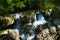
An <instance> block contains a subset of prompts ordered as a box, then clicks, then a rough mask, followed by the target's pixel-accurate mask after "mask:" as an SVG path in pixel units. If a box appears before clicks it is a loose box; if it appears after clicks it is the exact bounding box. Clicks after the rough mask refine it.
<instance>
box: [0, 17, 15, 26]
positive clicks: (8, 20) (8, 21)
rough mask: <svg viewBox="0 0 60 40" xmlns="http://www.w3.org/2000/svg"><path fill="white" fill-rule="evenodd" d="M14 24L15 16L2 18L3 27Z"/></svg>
mask: <svg viewBox="0 0 60 40" xmlns="http://www.w3.org/2000/svg"><path fill="white" fill-rule="evenodd" d="M13 23H14V18H13V16H0V24H1V26H8V25H11V24H13Z"/></svg>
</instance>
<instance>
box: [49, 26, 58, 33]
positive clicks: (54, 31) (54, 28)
mask: <svg viewBox="0 0 60 40" xmlns="http://www.w3.org/2000/svg"><path fill="white" fill-rule="evenodd" d="M49 29H50V33H52V34H55V33H57V31H56V27H54V26H52V27H50V28H49Z"/></svg>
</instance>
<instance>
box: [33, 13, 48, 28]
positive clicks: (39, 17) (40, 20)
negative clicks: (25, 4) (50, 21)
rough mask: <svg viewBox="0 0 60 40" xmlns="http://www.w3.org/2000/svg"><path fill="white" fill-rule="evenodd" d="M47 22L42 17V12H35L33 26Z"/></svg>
mask: <svg viewBox="0 0 60 40" xmlns="http://www.w3.org/2000/svg"><path fill="white" fill-rule="evenodd" d="M45 23H47V21H46V20H45V19H44V17H43V15H42V13H40V12H37V14H35V21H34V22H33V26H34V27H35V28H36V27H37V26H38V25H41V24H42V25H43V24H45Z"/></svg>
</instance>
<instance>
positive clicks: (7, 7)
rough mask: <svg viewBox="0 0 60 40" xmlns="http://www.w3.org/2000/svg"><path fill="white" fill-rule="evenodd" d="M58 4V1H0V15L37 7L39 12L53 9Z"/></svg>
mask: <svg viewBox="0 0 60 40" xmlns="http://www.w3.org/2000/svg"><path fill="white" fill-rule="evenodd" d="M59 3H60V2H59V0H0V14H2V13H3V14H6V13H11V12H15V10H19V9H24V8H25V9H26V7H27V9H30V8H35V7H37V8H38V9H39V10H41V9H43V10H46V9H47V10H48V9H50V8H55V7H56V6H57V5H59ZM25 9H24V10H25ZM19 11H20V10H19ZM17 12H18V11H17Z"/></svg>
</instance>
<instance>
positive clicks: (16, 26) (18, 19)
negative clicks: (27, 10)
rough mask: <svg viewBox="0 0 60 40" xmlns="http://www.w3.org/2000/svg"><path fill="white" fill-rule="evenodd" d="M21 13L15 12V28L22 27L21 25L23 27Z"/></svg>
mask: <svg viewBox="0 0 60 40" xmlns="http://www.w3.org/2000/svg"><path fill="white" fill-rule="evenodd" d="M20 17H21V14H19V13H17V14H15V15H14V18H15V26H14V29H18V30H19V29H20V27H21V20H20V19H21V18H20Z"/></svg>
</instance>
